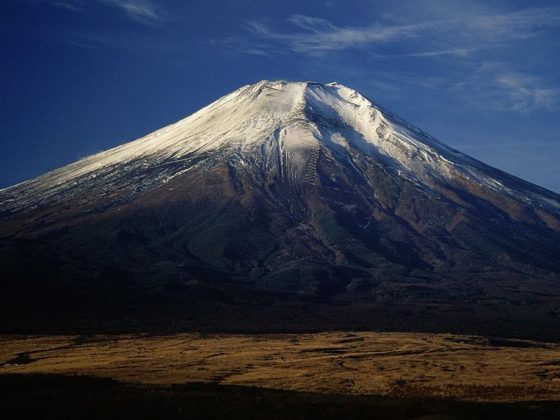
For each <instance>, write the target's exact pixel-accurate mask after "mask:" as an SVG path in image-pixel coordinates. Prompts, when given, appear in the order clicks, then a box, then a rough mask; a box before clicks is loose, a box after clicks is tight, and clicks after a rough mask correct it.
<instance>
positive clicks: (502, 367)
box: [0, 332, 560, 402]
mask: <svg viewBox="0 0 560 420" xmlns="http://www.w3.org/2000/svg"><path fill="white" fill-rule="evenodd" d="M4 373H6V374H13V373H17V374H28V373H56V374H66V375H89V376H97V377H106V378H113V379H116V380H118V381H122V382H130V383H141V384H166V385H167V384H183V383H191V382H210V383H219V384H228V385H243V386H257V387H263V388H274V389H282V390H292V391H306V392H314V393H328V394H350V395H384V396H398V397H438V398H439V397H444V398H454V399H461V400H471V401H496V402H497V401H500V402H508V401H530V400H560V344H552V343H542V342H535V341H524V340H511V339H492V338H483V337H478V336H459V335H450V334H421V333H372V332H354V333H347V332H327V333H317V334H273V335H232V334H228V335H222V334H194V333H189V334H175V335H166V336H152V335H95V336H6V335H5V336H0V374H4Z"/></svg>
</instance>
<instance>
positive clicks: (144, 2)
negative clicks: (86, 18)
mask: <svg viewBox="0 0 560 420" xmlns="http://www.w3.org/2000/svg"><path fill="white" fill-rule="evenodd" d="M39 1H41V2H42V3H46V4H49V5H51V6H53V7H58V8H62V9H67V10H71V11H73V12H84V13H85V12H87V11H88V10H89V9H90V8H91V6H92V5H101V6H105V7H110V8H112V9H114V10H118V11H119V12H121V13H123V15H124V16H126V17H127V18H129V19H131V20H133V21H135V22H138V23H142V24H158V23H160V22H162V21H164V20H165V13H164V11H163V9H161V8H160V7H158V6H156V3H154V2H152V1H151V0H89V1H85V0H39Z"/></svg>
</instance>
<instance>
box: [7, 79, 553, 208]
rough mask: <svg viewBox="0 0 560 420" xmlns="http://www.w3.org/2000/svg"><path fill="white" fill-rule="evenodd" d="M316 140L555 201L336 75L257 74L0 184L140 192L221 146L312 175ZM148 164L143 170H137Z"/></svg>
mask: <svg viewBox="0 0 560 420" xmlns="http://www.w3.org/2000/svg"><path fill="white" fill-rule="evenodd" d="M322 148H328V149H329V150H336V153H338V154H339V155H340V154H341V153H346V156H345V157H343V158H344V159H347V158H348V157H349V156H351V155H352V153H363V154H366V155H369V156H371V157H372V158H379V159H382V160H383V162H384V164H386V165H389V166H391V167H392V168H394V169H395V170H396V171H397V173H398V174H399V175H400V176H403V177H406V178H408V179H409V180H411V181H412V182H414V183H416V184H420V185H429V184H430V183H432V182H437V181H438V180H439V181H441V182H452V181H453V179H455V178H457V177H461V178H463V179H469V180H471V181H473V182H476V183H479V184H483V185H485V186H487V187H488V188H491V189H494V190H499V191H500V192H504V193H506V194H508V195H510V196H516V197H519V196H522V198H523V199H524V200H526V201H532V200H534V199H536V200H537V201H539V202H543V201H546V202H549V203H550V202H552V203H553V205H554V206H558V201H555V200H554V199H553V200H552V201H551V200H550V199H546V198H543V196H541V195H540V194H535V193H532V192H531V191H529V190H530V188H524V192H523V193H520V192H519V191H515V188H514V187H512V186H508V185H507V184H508V182H505V181H504V179H505V180H506V181H507V179H508V178H504V177H498V178H496V173H497V172H499V171H493V170H492V168H489V167H487V166H486V165H483V164H482V163H480V162H478V161H476V160H474V159H472V158H469V157H468V156H465V155H463V154H461V153H459V152H457V151H455V150H453V149H451V148H449V147H447V146H445V145H444V144H442V143H440V142H438V141H437V140H435V139H433V138H432V137H430V136H428V135H427V134H426V133H424V132H422V131H421V130H419V129H417V128H415V127H413V126H411V125H409V124H407V123H406V122H404V121H403V120H401V119H399V118H398V117H396V116H394V115H392V114H390V113H388V112H386V111H384V110H382V109H381V108H380V107H378V106H377V105H375V104H374V103H373V102H372V101H370V100H369V99H367V98H366V97H364V96H363V95H361V94H360V93H359V92H357V91H355V90H353V89H351V88H349V87H346V86H344V85H342V84H339V83H336V82H331V83H327V84H320V83H316V82H310V81H305V82H289V81H283V80H274V81H271V80H262V81H260V82H258V83H255V84H252V85H246V86H243V87H241V88H239V89H237V90H235V91H234V92H232V93H230V94H228V95H226V96H224V97H222V98H220V99H218V100H217V101H215V102H213V103H211V104H210V105H208V106H206V107H204V108H202V109H200V110H199V111H197V112H195V113H194V114H192V115H190V116H188V117H186V118H184V119H182V120H180V121H178V122H176V123H174V124H171V125H169V126H167V127H164V128H162V129H160V130H157V131H155V132H153V133H151V134H148V135H146V136H144V137H142V138H140V139H138V140H135V141H132V142H130V143H126V144H124V145H122V146H119V147H116V148H113V149H110V150H107V151H105V152H102V153H99V154H96V155H93V156H90V157H87V158H85V159H82V160H80V161H78V162H75V163H73V164H70V165H68V166H65V167H63V168H60V169H58V170H55V171H53V172H50V173H47V174H45V175H43V176H41V177H39V178H36V179H34V180H31V181H27V182H24V183H22V184H19V185H17V186H14V187H11V188H8V189H4V190H1V191H0V199H1V204H0V209H3V210H13V209H17V208H21V207H24V206H29V205H38V204H41V203H48V202H51V201H53V200H58V201H60V200H63V199H66V198H68V197H70V196H73V195H76V194H80V193H83V192H84V189H83V188H82V187H83V185H87V186H88V188H89V189H90V190H92V191H93V190H95V191H97V193H98V190H99V189H102V188H104V189H105V190H110V189H112V188H119V185H121V184H122V183H123V182H124V183H128V184H127V185H128V188H129V190H131V191H136V192H137V191H141V190H142V189H143V188H147V185H158V184H161V183H163V182H166V181H167V180H169V179H170V178H173V177H175V176H177V175H180V174H181V173H184V172H185V171H189V170H192V169H194V168H196V167H197V165H199V164H200V163H199V162H201V159H202V158H201V157H205V158H208V157H209V158H212V157H213V156H214V157H215V156H218V155H219V156H220V160H221V161H224V159H225V160H228V161H230V162H233V164H235V163H236V162H245V161H253V162H259V165H261V167H264V168H269V169H270V168H271V166H270V165H269V162H271V161H273V160H274V159H276V161H277V164H276V166H274V169H275V170H278V171H279V172H280V175H281V177H282V179H284V180H285V181H286V182H288V183H300V182H303V180H304V179H305V178H306V177H309V174H308V173H307V172H308V167H309V165H308V162H309V161H310V160H316V159H317V156H318V155H319V152H320V150H321V149H322ZM195 162H198V163H195ZM148 170H149V171H150V175H149V180H146V179H144V178H145V177H143V176H142V175H141V174H142V173H145V172H147V171H148ZM306 171H307V172H306ZM139 174H140V175H139ZM123 180H124V181H123ZM139 180H141V181H139ZM134 183H139V185H134ZM535 188H537V187H535ZM86 190H87V189H86ZM545 196H546V194H545ZM527 197H530V198H527Z"/></svg>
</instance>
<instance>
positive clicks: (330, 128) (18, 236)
mask: <svg viewBox="0 0 560 420" xmlns="http://www.w3.org/2000/svg"><path fill="white" fill-rule="evenodd" d="M559 237H560V195H557V194H555V193H553V192H550V191H547V190H545V189H543V188H540V187H537V186H534V185H532V184H530V183H527V182H525V181H522V180H520V179H518V178H516V177H513V176H511V175H508V174H506V173H504V172H502V171H499V170H497V169H494V168H491V167H489V166H487V165H485V164H483V163H481V162H479V161H477V160H476V159H473V158H470V157H469V156H467V155H464V154H462V153H460V152H458V151H456V150H454V149H452V148H450V147H448V146H446V145H444V144H443V143H441V142H439V141H438V140H436V139H433V138H432V137H431V136H429V135H428V134H426V133H424V132H423V131H422V130H420V129H417V128H415V127H414V126H412V125H410V124H408V123H406V122H404V121H403V120H401V119H399V118H398V117H396V116H394V115H393V114H390V113H389V112H386V111H383V110H381V108H380V107H379V106H377V105H376V104H374V103H373V102H371V101H370V100H369V99H367V98H365V97H364V96H362V95H360V94H359V93H357V92H356V91H354V90H352V89H350V88H347V87H345V86H343V85H340V84H336V83H330V84H326V85H323V84H317V83H311V82H285V81H261V82H259V83H257V84H254V85H247V86H244V87H242V88H240V89H238V90H236V91H234V92H232V93H230V94H228V95H226V96H224V97H223V98H220V99H218V100H217V101H215V102H213V103H212V104H210V105H208V106H207V107H204V108H202V109H201V110H200V111H198V112H196V113H194V114H192V115H190V116H189V117H187V118H185V119H182V120H180V121H178V122H177V123H174V124H171V125H169V126H167V127H164V128H163V129H161V130H158V131H156V132H154V133H151V134H148V135H146V136H144V137H142V138H140V139H139V140H136V141H134V142H131V143H127V144H125V145H122V146H119V147H116V148H113V149H110V150H108V151H106V152H102V153H100V154H97V155H93V156H91V157H88V158H85V159H83V160H80V161H78V162H76V163H74V164H70V165H68V166H66V167H63V168H61V169H59V170H57V171H53V172H50V173H48V174H46V175H44V176H43V177H39V178H36V179H34V180H30V181H27V182H25V183H23V184H19V185H17V186H14V187H11V188H8V189H4V190H0V268H1V269H2V270H3V272H5V273H7V274H6V278H7V280H6V281H5V283H4V285H5V288H6V294H5V296H8V297H9V298H6V299H7V300H8V301H10V302H11V301H13V302H20V303H22V302H21V301H22V300H25V298H27V297H28V294H27V293H26V292H24V289H26V288H31V290H35V289H37V288H39V289H41V290H45V287H46V286H45V285H46V284H51V285H52V287H48V288H47V289H48V291H47V292H45V293H48V295H49V296H51V295H52V294H53V293H54V295H55V297H56V299H57V300H58V299H59V297H57V296H58V294H59V293H62V295H64V296H66V294H67V293H70V292H68V291H69V290H71V291H72V294H73V295H75V296H81V297H80V298H79V299H81V300H83V301H89V300H91V301H92V302H93V301H98V300H99V299H112V298H110V296H111V293H117V295H118V296H119V299H120V301H121V302H124V303H123V304H125V303H126V305H131V304H132V303H131V302H134V301H136V299H141V300H142V299H148V301H150V302H151V301H152V300H155V301H158V299H163V301H165V302H169V301H172V302H176V301H177V300H179V301H181V302H185V305H186V306H182V307H181V309H180V310H179V313H182V312H181V311H185V313H188V314H189V315H188V316H189V317H190V318H189V319H193V317H194V319H196V318H197V317H199V316H201V312H200V311H202V312H206V311H210V312H211V311H212V310H216V312H217V313H221V314H222V315H221V316H218V315H216V317H218V318H220V319H221V321H220V322H226V319H225V318H223V317H226V318H227V317H230V316H231V315H227V316H226V315H223V314H224V313H226V312H228V311H226V310H225V309H224V308H226V307H227V308H230V309H231V310H232V311H234V312H235V310H234V309H232V308H237V310H238V311H239V312H240V313H241V312H242V311H247V310H250V311H256V313H264V312H267V311H269V310H271V311H272V312H274V313H276V315H275V316H277V315H278V313H277V312H275V311H276V310H278V311H280V312H282V313H284V312H283V311H285V310H286V311H289V309H286V307H285V305H288V307H289V306H290V305H291V304H292V303H293V304H294V305H296V306H297V305H303V306H298V307H299V308H300V309H298V310H297V311H300V310H303V311H304V312H305V311H306V309H305V308H306V307H307V308H316V305H327V307H328V308H329V310H333V311H335V312H336V311H342V312H343V313H344V315H343V316H342V317H341V321H340V322H343V323H344V325H347V323H348V319H347V318H345V317H346V316H351V317H360V316H361V317H362V318H363V319H362V320H360V321H359V322H360V325H362V328H364V326H363V325H364V324H363V322H365V325H366V328H367V325H368V322H369V323H370V324H371V325H372V326H374V325H378V324H376V323H378V322H379V321H378V320H373V319H372V318H371V314H373V313H379V311H386V312H387V313H388V314H391V313H397V312H398V313H400V312H399V311H400V310H401V309H402V308H403V305H404V306H406V307H407V308H410V309H409V310H411V311H412V312H413V313H415V314H416V315H415V316H418V317H419V319H423V320H424V321H422V322H425V323H424V324H423V325H424V326H426V325H433V324H432V321H431V320H430V317H433V318H434V319H439V320H441V322H442V325H444V324H445V322H448V321H445V322H444V320H443V319H442V317H445V316H449V314H450V313H453V314H454V315H453V316H456V317H457V322H458V323H459V324H461V323H466V324H469V325H478V324H480V322H487V321H489V320H490V319H505V320H508V321H507V322H510V323H513V322H520V323H521V325H524V326H525V327H526V328H530V327H529V324H531V323H534V322H540V323H541V324H542V325H545V326H546V325H549V326H550V328H551V331H552V330H553V329H554V328H553V325H555V322H556V321H555V316H556V314H560V293H559V290H560V286H559V283H558V281H559V279H560V259H559V258H558V255H560V241H558V239H559ZM84 294H85V296H86V297H85V298H84ZM88 296H89V297H88ZM92 296H95V299H94V298H92ZM139 296H141V298H140V297H139ZM75 299H78V298H75ZM79 299H78V300H79ZM92 299H93V300H92ZM261 299H262V300H264V301H267V302H272V303H271V305H272V306H273V308H264V307H262V306H261V305H260V304H256V303H255V302H260V301H261ZM10 302H8V303H10ZM306 302H307V303H306ZM66 304H68V302H67V303H66ZM22 305H23V303H22ZM126 305H125V306H126ZM255 305H256V306H255ZM275 305H278V308H280V309H278V308H276V309H275V308H274V307H275ZM341 305H342V306H341ZM23 307H26V306H25V305H24V306H23ZM194 308H198V309H196V310H195V309H194ZM211 308H214V309H211ZM216 308H218V309H216ZM248 308H250V309H248ZM282 308H283V309H282ZM302 308H303V309H302ZM341 308H346V309H341ZM360 308H361V309H360ZM398 308H401V309H398ZM316 310H318V311H319V312H320V313H322V314H323V315H319V314H318V312H315V311H316ZM407 310H408V309H407ZM193 311H194V312H193ZM259 311H260V312H259ZM309 311H311V312H313V314H312V318H313V319H319V318H321V316H326V317H327V318H328V319H329V321H328V322H326V321H325V322H326V325H332V326H336V325H337V321H336V320H333V319H332V318H331V315H325V313H324V312H321V311H324V309H313V310H312V309H309ZM364 311H365V312H364ZM395 311H396V312H395ZM18 313H19V312H18ZM228 313H229V312H228ZM298 313H299V312H298ZM348 314H352V315H348ZM22 316H23V315H22ZM104 316H105V315H104ZM263 316H264V315H263ZM310 316H311V315H310ZM395 316H396V315H395ZM317 317H318V318H317ZM265 318H266V317H265ZM335 318H336V317H335ZM397 318H398V319H399V320H401V321H402V324H401V325H405V326H406V325H409V326H410V325H412V324H414V323H415V322H417V320H412V319H411V318H410V317H409V316H404V315H402V314H400V315H398V317H397ZM352 319H355V318H352ZM364 320H367V322H366V321H364ZM481 320H482V321H481ZM214 321H215V322H217V323H219V322H218V321H217V320H214ZM401 321H399V322H401ZM227 322H229V320H227ZM255 322H256V321H255ZM290 322H295V321H294V320H293V319H292V320H291V321H286V323H287V324H286V325H289V324H290ZM317 322H319V321H317ZM356 322H358V321H356ZM329 323H330V324H329ZM407 323H408V324H407ZM338 325H340V324H338ZM525 327H523V328H525ZM415 328H416V327H415ZM426 328H427V327H426ZM430 328H431V327H430ZM481 328H482V327H481ZM499 328H502V327H499ZM520 328H521V327H520ZM543 328H544V327H543Z"/></svg>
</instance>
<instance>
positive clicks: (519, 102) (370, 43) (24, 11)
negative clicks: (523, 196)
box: [0, 0, 560, 192]
mask: <svg viewBox="0 0 560 420" xmlns="http://www.w3.org/2000/svg"><path fill="white" fill-rule="evenodd" d="M0 35H1V38H0V57H1V65H0V84H1V85H0V95H1V96H0V98H1V99H0V124H1V131H0V168H1V171H0V187H4V186H8V185H11V184H14V183H17V182H20V181H23V180H25V179H28V178H31V177H34V176H37V175H40V174H41V173H43V172H45V171H47V170H50V169H54V168H56V167H59V166H62V165H64V164H67V163H70V162H72V161H74V160H76V159H78V158H80V157H83V156H86V155H89V154H92V153H95V152H99V151H101V150H104V149H107V148H110V147H112V146H115V145H118V144H121V143H124V142H126V141H129V140H133V139H135V138H137V137H140V136H142V135H144V134H146V133H148V132H150V131H153V130H155V129H157V128H160V127H162V126H164V125H166V124H169V123H171V122H174V121H176V120H178V119H180V118H182V117H184V116H186V115H188V114H190V113H192V112H194V111H196V110H197V109H199V108H200V107H202V106H204V105H206V104H207V103H209V102H211V101H213V100H215V99H217V98H218V97H220V96H222V95H224V94H226V93H228V92H230V91H232V90H234V89H236V88H238V87H239V86H241V85H244V84H248V83H254V82H257V81H259V80H261V79H288V80H315V81H319V82H330V81H337V82H340V83H344V84H346V85H348V86H350V87H353V88H355V89H357V90H359V91H360V92H362V93H363V94H365V95H366V96H368V97H370V98H371V99H373V100H374V101H376V102H378V103H379V104H381V105H383V106H384V107H386V108H388V109H390V110H392V111H393V112H395V113H397V114H399V115H401V116H402V117H404V118H405V119H407V120H408V121H410V122H411V123H413V124H416V125H418V126H419V127H421V128H422V129H424V130H425V131H428V132H429V133H431V134H432V135H434V136H435V137H437V138H439V139H440V140H442V141H444V142H446V143H448V144H450V145H452V146H454V147H456V148H458V149H460V150H462V151H464V152H465V153H468V154H470V155H472V156H475V157H477V158H479V159H481V160H483V161H485V162H487V163H489V164H491V165H493V166H497V167H499V168H501V169H504V170H506V171H508V172H510V173H513V174H515V175H517V176H520V177H522V178H525V179H527V180H529V181H532V182H534V183H537V184H540V185H542V186H545V187H547V188H550V189H553V190H555V191H559V192H560V164H559V162H560V135H559V133H560V71H559V70H560V42H558V40H560V3H558V1H516V0H507V1H474V0H469V1H455V0H444V1H440V0H428V1H422V0H411V1H395V0H391V1H382V0H379V1H377V0H369V1H368V0H355V1H352V0H328V1H302V0H297V1H292V0H282V1H278V0H276V1H267V0H262V1H255V0H216V1H209V0H207V1H202V0H201V1H188V0H184V1H179V0H176V1H172V0H169V1H163V0H159V1H156V0H2V1H1V2H0Z"/></svg>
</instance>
